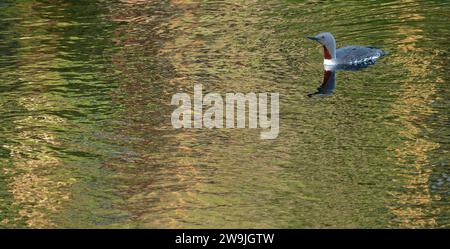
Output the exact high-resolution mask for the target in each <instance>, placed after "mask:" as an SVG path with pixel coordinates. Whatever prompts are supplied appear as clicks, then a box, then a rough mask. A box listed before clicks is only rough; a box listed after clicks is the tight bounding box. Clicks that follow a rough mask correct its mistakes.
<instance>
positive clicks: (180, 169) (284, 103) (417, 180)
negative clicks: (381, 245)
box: [0, 0, 450, 228]
mask: <svg viewBox="0 0 450 249" xmlns="http://www.w3.org/2000/svg"><path fill="white" fill-rule="evenodd" d="M449 19H450V4H449V3H448V1H413V0H411V1H370V2H369V1H334V2H333V3H328V2H322V1H293V0H291V1H271V0H267V1H243V0H242V1H238V0H229V1H195V0H191V1H189V0H186V1H182V0H172V1H156V0H155V1H154V0H121V1H106V0H89V1H88V0H82V1H74V0H73V1H70V0H67V1H63V0H58V1H38V0H22V1H18V0H17V1H15V0H2V1H1V3H0V107H1V108H0V124H1V125H0V227H5V228H14V227H37V228H42V227H46V228H48V227H50V228H51V227H65V228H66V227H67V228H74V227H95V228H333V227H339V228H355V227H356V228H379V227H380V228H384V227H393V228H398V227H406V228H422V227H447V228H448V227H449V226H450V221H449V217H450V209H449V208H450V206H449V198H450V192H449V190H450V189H449V186H450V168H449V154H448V153H449V140H450V130H449V102H448V100H449V98H450V94H449V92H448V89H449V88H448V80H449V79H448V72H447V70H448V64H449V61H448V58H449V56H448V55H449V49H448V48H449V45H450V44H449V39H450V29H449V25H448V23H449V21H450V20H449ZM321 31H329V32H332V33H333V34H334V36H335V37H336V40H337V43H338V46H343V45H350V44H352V45H372V46H377V47H380V48H382V49H383V50H385V51H388V52H389V55H388V56H387V57H385V58H383V59H381V60H380V61H379V62H378V63H377V64H376V65H373V66H371V67H369V68H367V69H364V70H361V71H357V72H352V71H338V72H337V73H336V89H335V92H334V94H333V95H331V96H329V97H327V98H315V97H313V98H309V97H308V96H307V95H308V94H310V93H311V92H314V91H315V90H316V88H317V87H318V86H319V85H320V84H321V81H322V74H323V66H322V54H321V53H322V51H321V47H320V46H319V45H318V44H316V43H314V42H312V41H309V40H307V39H306V38H305V37H306V36H307V35H315V34H317V33H319V32H321ZM195 83H201V84H203V88H204V92H205V93H206V92H213V91H214V92H219V93H223V94H225V93H227V92H242V93H247V92H278V93H280V105H281V106H280V126H281V127H280V134H279V136H278V138H277V139H276V140H261V139H260V137H259V135H260V130H254V129H213V130H208V129H188V130H186V129H185V130H183V129H180V130H176V129H173V128H172V126H171V123H170V115H171V113H172V111H173V110H174V109H175V107H174V106H171V105H170V100H171V97H172V95H173V94H174V93H177V92H187V93H192V92H193V86H194V84H195Z"/></svg>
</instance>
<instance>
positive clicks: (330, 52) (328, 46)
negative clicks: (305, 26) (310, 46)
mask: <svg viewBox="0 0 450 249" xmlns="http://www.w3.org/2000/svg"><path fill="white" fill-rule="evenodd" d="M307 38H308V39H311V40H313V41H316V42H318V43H320V44H322V46H323V52H324V57H325V60H333V59H336V40H334V37H333V35H332V34H331V33H330V32H323V33H320V34H318V35H316V36H308V37H307Z"/></svg>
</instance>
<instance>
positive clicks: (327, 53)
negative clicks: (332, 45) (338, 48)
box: [323, 46, 331, 60]
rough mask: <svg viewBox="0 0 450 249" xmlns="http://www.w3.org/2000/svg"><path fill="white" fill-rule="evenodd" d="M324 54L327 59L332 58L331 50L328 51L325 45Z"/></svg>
mask: <svg viewBox="0 0 450 249" xmlns="http://www.w3.org/2000/svg"><path fill="white" fill-rule="evenodd" d="M323 56H325V59H326V60H331V54H330V51H328V49H327V47H325V46H323Z"/></svg>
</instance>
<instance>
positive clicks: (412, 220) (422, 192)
mask: <svg viewBox="0 0 450 249" xmlns="http://www.w3.org/2000/svg"><path fill="white" fill-rule="evenodd" d="M409 11H411V10H409ZM400 18H401V19H402V20H408V19H411V20H423V19H425V17H423V16H421V15H420V14H418V13H413V14H411V13H407V14H403V15H400ZM399 33H400V34H401V35H403V36H404V37H405V39H403V40H401V41H400V42H399V43H400V44H399V49H401V50H403V51H404V52H409V53H411V56H409V57H395V60H396V62H398V63H401V64H402V65H404V67H405V69H406V70H408V74H407V75H408V76H407V77H406V78H404V79H402V80H401V88H400V92H401V94H399V95H398V97H397V100H396V101H395V102H394V103H393V105H392V111H391V112H392V113H393V114H395V115H397V116H398V117H399V120H398V122H399V124H400V125H401V126H402V128H401V129H400V131H399V136H400V137H402V138H403V140H404V142H403V144H402V145H401V146H400V147H398V148H394V149H395V152H396V156H397V161H398V166H397V167H398V168H397V174H398V176H400V181H401V185H402V188H401V190H399V191H395V192H393V193H391V194H392V196H393V198H394V199H396V203H395V205H391V207H390V209H391V211H392V212H393V213H394V214H395V215H396V216H397V218H396V220H397V221H396V222H399V225H400V227H404V228H422V227H433V226H436V225H437V223H436V220H435V217H437V216H438V214H439V209H438V208H433V207H432V201H433V199H436V200H439V196H438V194H435V195H432V194H431V192H430V182H429V179H430V173H431V168H430V162H429V160H428V153H429V152H430V151H433V150H435V149H436V148H438V147H439V144H437V143H435V142H432V141H430V140H428V139H426V138H425V137H424V136H423V130H426V131H427V132H431V128H429V127H427V123H426V119H427V118H428V117H429V115H431V114H432V113H433V109H432V108H431V107H430V104H431V103H432V102H433V100H434V95H435V93H436V87H435V84H436V83H438V82H439V81H440V80H439V79H436V83H434V84H420V83H419V84H418V81H420V79H425V78H433V75H431V74H432V70H431V69H430V66H431V65H432V62H433V61H435V60H436V58H434V57H433V55H430V54H425V53H420V52H421V51H423V49H421V48H418V47H416V45H415V44H416V43H420V41H421V40H422V39H424V38H425V36H424V31H423V30H421V29H418V28H412V27H408V26H403V27H401V28H399ZM419 53H420V54H419ZM438 78H439V76H438Z"/></svg>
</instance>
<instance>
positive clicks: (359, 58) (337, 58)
mask: <svg viewBox="0 0 450 249" xmlns="http://www.w3.org/2000/svg"><path fill="white" fill-rule="evenodd" d="M308 38H309V39H311V40H313V41H317V42H318V43H320V44H322V46H323V52H324V57H325V59H324V61H323V64H324V65H325V66H345V65H348V66H362V65H369V64H373V63H375V61H376V60H377V59H378V58H380V57H382V56H383V55H385V54H386V52H384V51H383V50H381V49H379V48H375V47H363V46H347V47H343V48H338V49H336V40H335V39H334V37H333V35H332V34H331V33H329V32H323V33H320V34H318V35H316V36H308Z"/></svg>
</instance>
